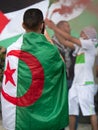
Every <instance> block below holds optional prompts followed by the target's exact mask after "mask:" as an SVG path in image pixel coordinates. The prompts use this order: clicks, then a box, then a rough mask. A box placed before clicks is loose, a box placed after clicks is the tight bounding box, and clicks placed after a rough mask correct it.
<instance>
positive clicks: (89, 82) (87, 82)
mask: <svg viewBox="0 0 98 130" xmlns="http://www.w3.org/2000/svg"><path fill="white" fill-rule="evenodd" d="M89 84H94V82H93V81H86V82H85V85H89Z"/></svg>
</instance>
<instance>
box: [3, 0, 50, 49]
mask: <svg viewBox="0 0 98 130" xmlns="http://www.w3.org/2000/svg"><path fill="white" fill-rule="evenodd" d="M8 3H9V6H8ZM48 6H49V0H18V1H17V0H10V1H8V0H3V1H0V46H3V47H5V48H7V47H8V46H9V45H11V44H12V43H13V42H15V41H16V40H17V39H18V37H19V36H20V35H21V34H22V33H23V32H24V29H23V28H22V22H23V14H24V12H25V11H26V10H27V9H30V8H38V9H40V10H41V11H42V12H43V16H44V18H45V17H46V14H47V10H48Z"/></svg>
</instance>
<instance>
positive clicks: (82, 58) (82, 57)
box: [76, 54, 85, 64]
mask: <svg viewBox="0 0 98 130" xmlns="http://www.w3.org/2000/svg"><path fill="white" fill-rule="evenodd" d="M82 63H85V55H84V54H80V55H77V57H76V64H82Z"/></svg>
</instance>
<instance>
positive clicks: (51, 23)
mask: <svg viewBox="0 0 98 130" xmlns="http://www.w3.org/2000/svg"><path fill="white" fill-rule="evenodd" d="M45 24H46V25H47V26H48V27H49V28H50V29H53V30H54V29H55V27H56V25H55V24H54V22H53V21H51V20H49V19H47V18H46V19H45Z"/></svg>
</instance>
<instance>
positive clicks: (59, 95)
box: [1, 32, 68, 130]
mask: <svg viewBox="0 0 98 130" xmlns="http://www.w3.org/2000/svg"><path fill="white" fill-rule="evenodd" d="M1 99H2V119H3V126H4V127H5V128H6V129H7V130H60V129H62V128H64V127H66V126H67V125H68V91H67V82H66V75H65V65H64V62H63V61H62V58H61V57H60V55H59V52H58V50H57V48H56V47H55V46H54V45H52V44H50V43H49V42H48V41H47V40H46V38H45V37H44V35H39V34H37V33H32V32H31V33H27V34H24V35H22V36H21V37H19V39H18V40H17V41H16V42H14V43H13V44H12V45H11V46H9V47H8V49H7V55H6V61H5V70H4V77H3V84H2V96H1Z"/></svg>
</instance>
